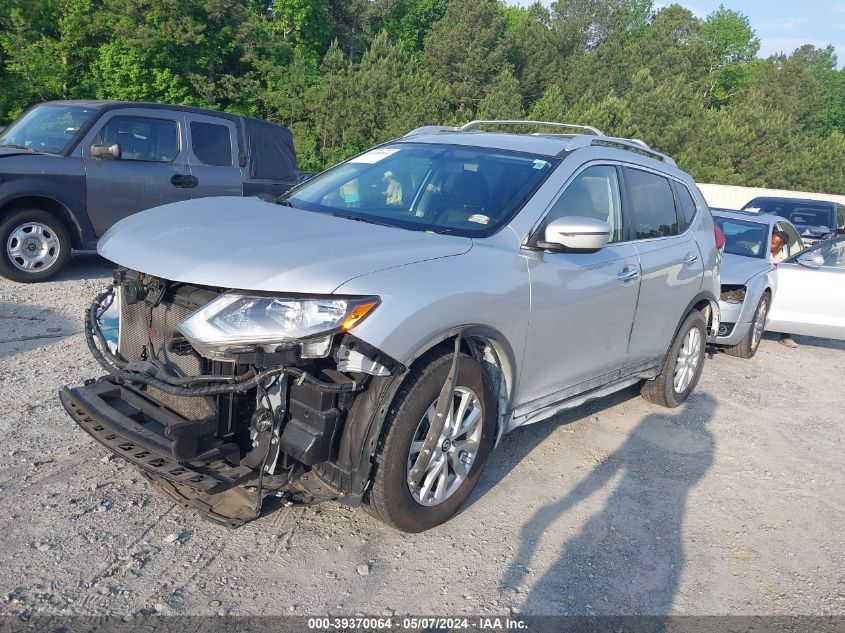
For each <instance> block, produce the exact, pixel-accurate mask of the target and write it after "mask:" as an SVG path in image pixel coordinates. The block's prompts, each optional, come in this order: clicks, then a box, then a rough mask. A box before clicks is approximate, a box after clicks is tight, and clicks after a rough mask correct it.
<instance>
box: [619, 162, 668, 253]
mask: <svg viewBox="0 0 845 633" xmlns="http://www.w3.org/2000/svg"><path fill="white" fill-rule="evenodd" d="M625 186H626V187H627V189H628V199H629V200H630V203H631V225H632V227H633V229H634V237H635V238H636V239H638V240H647V239H649V238H653V237H666V236H668V235H678V233H679V230H678V215H677V210H676V209H675V198H674V196H673V195H672V187H671V186H670V185H669V181H668V180H667V179H666V178H664V177H663V176H658V175H657V174H652V173H651V172H647V171H641V170H639V169H630V168H628V167H626V168H625Z"/></svg>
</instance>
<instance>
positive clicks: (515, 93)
mask: <svg viewBox="0 0 845 633" xmlns="http://www.w3.org/2000/svg"><path fill="white" fill-rule="evenodd" d="M524 115H525V111H524V110H523V109H522V95H521V94H520V92H519V81H517V79H516V77H515V76H514V74H513V72H512V71H511V69H510V68H505V69H504V70H503V71H502V72H500V73H499V74H498V75H497V76H496V78H495V79H494V80H493V83H492V84H491V85H490V90H489V91H488V92H487V94H486V95H484V98H483V99H482V100H481V102H480V103H479V104H478V110H477V111H476V117H478V118H479V119H521V118H522V117H523V116H524Z"/></svg>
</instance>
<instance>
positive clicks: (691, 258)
mask: <svg viewBox="0 0 845 633" xmlns="http://www.w3.org/2000/svg"><path fill="white" fill-rule="evenodd" d="M697 261H698V255H696V254H695V253H687V256H686V257H684V266H689V265H690V264H694V263H695V262H697Z"/></svg>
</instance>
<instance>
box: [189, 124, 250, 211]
mask: <svg viewBox="0 0 845 633" xmlns="http://www.w3.org/2000/svg"><path fill="white" fill-rule="evenodd" d="M185 120H186V121H187V129H188V156H189V161H190V164H191V175H192V176H193V177H194V178H196V186H195V187H194V188H193V189H192V190H191V197H192V198H205V197H207V196H242V195H243V176H242V175H241V168H240V165H239V164H238V137H237V128H235V125H234V124H233V123H232V122H231V121H227V120H226V119H221V118H217V117H213V116H204V115H202V114H193V113H190V112H188V113H185Z"/></svg>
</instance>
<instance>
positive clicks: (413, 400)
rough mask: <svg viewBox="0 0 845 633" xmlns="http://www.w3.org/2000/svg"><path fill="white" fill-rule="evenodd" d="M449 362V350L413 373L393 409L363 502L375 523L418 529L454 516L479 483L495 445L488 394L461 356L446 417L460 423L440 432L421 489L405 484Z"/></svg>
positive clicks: (486, 384) (476, 366) (475, 367)
mask: <svg viewBox="0 0 845 633" xmlns="http://www.w3.org/2000/svg"><path fill="white" fill-rule="evenodd" d="M451 364H452V354H448V353H447V354H444V355H442V356H438V357H437V358H434V359H433V360H431V361H430V362H429V363H426V364H424V365H423V366H422V367H416V368H414V369H413V370H412V371H411V374H410V375H409V376H408V378H407V379H406V381H405V383H404V384H403V385H402V388H401V389H400V390H399V392H398V393H397V394H396V396H395V398H394V400H393V403H392V404H391V407H390V410H389V411H388V414H387V420H386V422H385V430H384V432H383V433H382V437H381V439H380V442H379V446H378V449H377V451H376V456H375V462H376V470H375V475H374V477H373V484H372V487H371V489H370V492H369V494H368V496H367V505H368V507H369V510H370V512H371V513H372V514H373V515H375V516H376V518H378V519H379V520H381V521H383V522H384V523H387V524H388V525H390V526H392V527H394V528H396V529H398V530H402V531H403V532H423V531H425V530H429V529H431V528H433V527H435V526H437V525H440V524H441V523H444V522H445V521H448V520H449V519H450V518H452V516H454V515H455V514H456V513H457V511H458V510H459V509H460V507H461V506H462V505H463V503H464V502H465V501H466V499H467V497H469V495H470V493H471V492H472V489H473V488H474V487H475V485H476V484H477V483H478V479H479V477H480V476H481V471H482V469H483V468H484V464H485V462H486V461H487V457H488V455H489V454H490V450H491V449H492V447H493V440H494V436H495V430H496V405H495V397H494V394H493V389H492V387H491V385H490V381H489V380H488V378H487V376H486V375H485V373H484V370H483V368H482V367H481V364H480V363H479V362H478V361H477V360H475V359H474V358H472V357H471V356H467V355H466V354H461V355H460V364H459V367H458V380H457V382H456V385H455V397H454V402H453V407H452V412H451V415H450V420H453V421H455V422H459V423H455V422H453V423H452V425H451V428H449V426H450V425H447V428H446V429H444V433H443V435H442V436H441V440H439V441H438V445H437V448H436V452H435V457H434V458H433V459H432V460H431V462H430V464H429V468H427V469H426V472H425V475H424V476H423V480H422V482H421V485H420V486H418V487H414V486H412V485H411V484H409V482H408V477H409V471H410V467H411V466H412V465H413V462H414V461H415V458H416V455H417V454H419V451H420V448H421V445H422V441H421V440H422V439H424V438H425V434H426V431H427V430H428V418H429V416H431V417H432V418H433V411H434V408H435V407H436V405H437V400H438V397H439V395H440V389H441V388H442V386H443V384H444V383H445V382H446V378H447V376H448V375H449V371H450V370H451Z"/></svg>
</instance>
